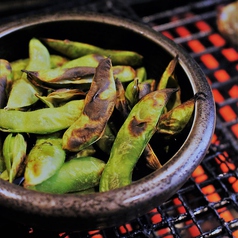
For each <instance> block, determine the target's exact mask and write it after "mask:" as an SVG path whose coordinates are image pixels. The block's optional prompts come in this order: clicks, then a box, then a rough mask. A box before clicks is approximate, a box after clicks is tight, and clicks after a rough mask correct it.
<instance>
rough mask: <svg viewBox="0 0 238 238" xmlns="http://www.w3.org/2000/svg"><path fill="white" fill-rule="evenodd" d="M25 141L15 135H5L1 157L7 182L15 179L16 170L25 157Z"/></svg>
mask: <svg viewBox="0 0 238 238" xmlns="http://www.w3.org/2000/svg"><path fill="white" fill-rule="evenodd" d="M26 146H27V145H26V141H25V139H24V137H23V136H22V135H21V134H19V133H17V134H16V135H14V134H12V133H10V134H8V135H7V137H6V139H5V140H4V143H3V157H4V161H5V165H6V169H7V171H8V175H9V182H10V183H12V182H13V180H14V179H15V177H16V175H17V173H18V170H19V168H20V166H21V164H22V163H23V161H24V159H25V157H26Z"/></svg>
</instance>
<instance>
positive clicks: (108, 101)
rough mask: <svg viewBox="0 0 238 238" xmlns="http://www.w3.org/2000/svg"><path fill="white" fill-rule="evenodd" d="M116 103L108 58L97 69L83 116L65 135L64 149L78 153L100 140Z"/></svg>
mask: <svg viewBox="0 0 238 238" xmlns="http://www.w3.org/2000/svg"><path fill="white" fill-rule="evenodd" d="M115 103H116V86H115V80H114V77H113V71H112V65H111V60H110V58H106V59H103V60H102V61H101V62H100V63H99V65H98V67H97V69H96V73H95V75H94V78H93V82H92V84H91V87H90V89H89V91H88V93H87V95H86V98H85V105H84V109H83V112H82V114H81V115H80V117H79V118H78V120H77V121H75V122H74V123H73V124H72V125H71V126H70V127H69V128H68V129H67V130H66V131H65V133H64V135H63V148H64V149H66V150H69V151H74V152H77V151H80V150H82V149H84V148H86V147H87V146H89V145H91V144H92V143H94V142H96V141H97V140H98V139H100V137H101V136H102V135H103V133H104V130H105V127H106V125H107V122H108V120H109V118H110V116H111V114H112V112H113V110H114V106H115Z"/></svg>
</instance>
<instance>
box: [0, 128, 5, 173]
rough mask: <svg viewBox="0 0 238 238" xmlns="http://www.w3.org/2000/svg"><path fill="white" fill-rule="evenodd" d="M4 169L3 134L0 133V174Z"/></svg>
mask: <svg viewBox="0 0 238 238" xmlns="http://www.w3.org/2000/svg"><path fill="white" fill-rule="evenodd" d="M5 169H6V165H5V161H4V157H3V133H2V132H0V173H2V172H3V171H4V170H5Z"/></svg>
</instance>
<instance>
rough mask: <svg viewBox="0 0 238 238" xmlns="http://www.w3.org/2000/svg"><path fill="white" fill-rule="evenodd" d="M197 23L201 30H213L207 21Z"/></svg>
mask: <svg viewBox="0 0 238 238" xmlns="http://www.w3.org/2000/svg"><path fill="white" fill-rule="evenodd" d="M195 25H196V27H197V28H198V29H199V30H200V31H210V30H211V27H210V26H209V25H208V24H207V23H206V22H205V21H197V22H196V23H195Z"/></svg>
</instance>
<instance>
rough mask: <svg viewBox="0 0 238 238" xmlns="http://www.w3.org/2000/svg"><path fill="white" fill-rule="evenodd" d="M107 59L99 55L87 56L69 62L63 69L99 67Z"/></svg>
mask: <svg viewBox="0 0 238 238" xmlns="http://www.w3.org/2000/svg"><path fill="white" fill-rule="evenodd" d="M105 58H106V57H105V56H103V55H99V54H87V55H84V56H81V57H78V58H76V59H73V60H70V61H68V62H67V63H65V64H64V65H63V66H62V68H63V69H65V68H74V67H78V66H79V65H80V66H84V67H97V66H98V64H99V62H100V61H101V60H102V59H105Z"/></svg>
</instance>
